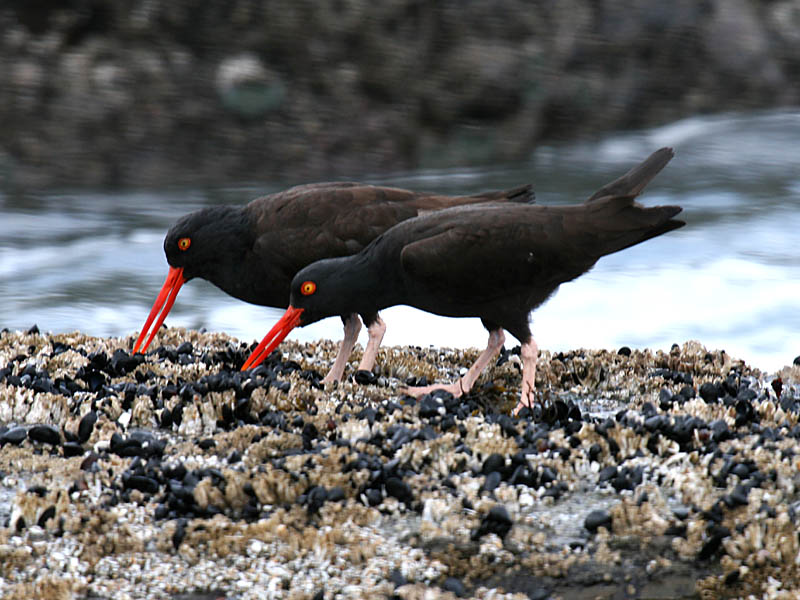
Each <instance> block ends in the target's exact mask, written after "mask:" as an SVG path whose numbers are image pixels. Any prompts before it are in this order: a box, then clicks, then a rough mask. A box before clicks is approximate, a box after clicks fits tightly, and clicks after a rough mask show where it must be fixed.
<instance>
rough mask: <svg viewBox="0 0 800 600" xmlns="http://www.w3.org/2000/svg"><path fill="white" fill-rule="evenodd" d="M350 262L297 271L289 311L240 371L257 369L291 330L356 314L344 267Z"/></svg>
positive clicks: (323, 262) (336, 261)
mask: <svg viewBox="0 0 800 600" xmlns="http://www.w3.org/2000/svg"><path fill="white" fill-rule="evenodd" d="M353 260H354V257H339V258H330V259H325V260H320V261H317V262H315V263H313V264H311V265H309V266H307V267H305V268H304V269H302V270H300V271H299V272H298V273H297V274H296V275H295V276H294V278H293V279H292V287H291V294H290V298H289V308H287V309H286V312H285V313H284V314H283V316H282V317H281V318H280V319H279V320H278V322H277V323H275V325H274V326H273V328H272V329H271V330H270V331H269V333H267V335H265V336H264V339H263V340H261V343H260V344H259V345H258V347H257V348H256V349H255V350H254V351H253V353H252V354H251V355H250V357H249V358H248V359H247V361H246V362H245V364H244V366H243V367H242V370H243V371H244V370H247V369H250V368H253V367H256V366H258V364H259V363H261V362H262V361H263V360H264V359H265V358H266V357H267V356H269V354H270V353H271V352H272V351H273V350H274V349H275V348H277V347H278V344H280V343H281V342H282V341H283V340H284V339H285V338H286V336H288V335H289V333H290V332H291V331H292V329H294V328H295V327H304V326H306V325H310V324H311V323H315V322H317V321H319V320H320V319H324V318H326V317H332V316H336V315H346V314H350V313H352V312H356V310H355V306H356V304H357V302H356V300H355V296H354V293H355V290H354V289H353V287H352V286H351V285H350V283H349V281H348V279H347V269H346V268H345V265H347V264H349V263H351V262H352V261H353Z"/></svg>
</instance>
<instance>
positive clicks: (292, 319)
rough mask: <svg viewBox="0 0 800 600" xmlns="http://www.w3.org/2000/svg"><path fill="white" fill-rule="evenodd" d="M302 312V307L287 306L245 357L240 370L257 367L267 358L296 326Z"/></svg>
mask: <svg viewBox="0 0 800 600" xmlns="http://www.w3.org/2000/svg"><path fill="white" fill-rule="evenodd" d="M301 314H303V309H302V308H295V307H294V306H289V308H287V309H286V312H285V313H283V316H282V317H281V318H280V319H279V320H278V322H277V323H275V326H274V327H273V328H272V329H270V330H269V333H268V334H267V335H265V336H264V339H263V340H261V343H260V344H259V345H258V346H257V347H256V349H255V350H253V353H252V354H251V355H250V357H249V358H248V359H247V361H246V362H245V363H244V365H242V371H246V370H247V369H252V368H254V367H257V366H258V365H260V364H261V361H263V360H264V359H265V358H267V357H268V356H269V354H270V352H272V351H273V350H275V348H277V347H278V344H280V343H281V342H282V341H283V340H284V338H285V337H286V336H287V335H289V332H290V331H291V330H292V329H294V328H295V327H297V324H298V323H299V322H300V315H301Z"/></svg>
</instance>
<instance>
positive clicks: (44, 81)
mask: <svg viewBox="0 0 800 600" xmlns="http://www.w3.org/2000/svg"><path fill="white" fill-rule="evenodd" d="M0 31H2V35H0V124H2V128H3V136H2V138H0V185H5V186H8V185H16V186H19V187H21V188H23V189H29V188H42V187H48V186H65V185H69V186H72V185H80V186H86V185H89V186H107V185H135V186H141V185H165V184H186V183H189V184H193V185H204V184H219V183H223V182H228V181H235V182H242V181H275V180H288V181H292V182H297V181H311V180H315V179H319V178H323V177H333V176H343V177H355V176H359V175H362V174H365V173H370V172H372V173H374V172H385V171H398V170H403V169H409V168H418V167H420V166H425V167H441V166H469V165H480V164H491V163H494V162H497V161H512V160H518V159H525V158H527V157H529V156H530V154H531V152H532V151H533V149H535V148H536V147H537V146H538V145H540V144H542V143H552V142H554V141H559V140H566V139H574V138H576V137H585V136H594V135H598V134H600V133H602V132H608V131H615V130H622V129H631V128H640V127H648V126H652V125H658V124H663V123H667V122H671V121H674V120H676V119H680V118H683V117H688V116H692V115H696V114H698V113H709V112H715V113H716V112H723V111H731V110H749V109H754V108H765V107H778V106H789V105H797V104H798V102H799V101H800V79H798V78H797V77H796V73H797V72H798V69H800V35H798V31H800V8H798V4H797V3H796V2H794V1H789V0H780V1H775V2H757V1H756V0H710V1H708V2H690V1H683V0H681V1H676V2H667V3H660V4H657V5H655V4H653V3H652V2H645V1H640V0H636V1H634V2H626V3H620V2H611V1H609V0H603V1H599V2H598V1H595V0H562V1H559V2H535V3H530V2H525V1H523V0H503V1H502V2H491V3H486V2H452V1H448V2H436V3H419V2H412V1H409V0H396V1H390V2H377V3H376V2H368V1H366V0H346V1H339V0H336V1H332V0H331V1H324V2H318V1H316V0H314V1H313V2H312V1H306V0H275V1H270V2H253V1H251V0H233V1H228V0H204V1H203V2H191V1H188V2H174V1H172V0H153V1H148V2H118V1H115V0H71V1H69V2H61V1H55V0H38V1H36V2H29V1H27V0H12V1H11V2H5V3H3V5H2V6H1V7H0Z"/></svg>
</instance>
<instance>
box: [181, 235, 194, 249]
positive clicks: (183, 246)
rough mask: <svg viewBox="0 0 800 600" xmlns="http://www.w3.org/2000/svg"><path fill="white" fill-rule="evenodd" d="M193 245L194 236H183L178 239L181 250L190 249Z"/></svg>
mask: <svg viewBox="0 0 800 600" xmlns="http://www.w3.org/2000/svg"><path fill="white" fill-rule="evenodd" d="M191 245H192V238H181V239H179V240H178V248H180V249H181V250H188V249H189V246H191Z"/></svg>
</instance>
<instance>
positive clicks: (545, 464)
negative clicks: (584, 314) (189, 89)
mask: <svg viewBox="0 0 800 600" xmlns="http://www.w3.org/2000/svg"><path fill="white" fill-rule="evenodd" d="M131 345H132V338H120V339H101V338H91V337H87V336H84V335H82V334H79V333H74V334H60V335H47V334H42V333H40V332H39V331H38V330H33V329H31V330H30V331H28V332H19V333H13V332H4V333H2V334H0V585H2V586H3V587H2V589H3V594H4V597H9V598H30V597H41V598H69V597H78V598H81V597H101V598H112V597H113V598H203V597H227V598H263V597H275V598H279V597H280V598H282V597H286V598H314V597H324V598H334V597H339V598H359V597H391V596H393V595H394V597H399V598H408V599H411V598H420V597H423V596H424V597H426V598H427V597H441V598H456V597H474V598H489V597H492V598H515V599H516V598H519V599H522V598H551V597H564V598H587V599H588V598H598V597H599V598H616V597H628V598H654V597H658V598H737V597H746V596H748V595H750V594H753V595H755V596H757V597H770V598H791V597H795V595H796V594H797V592H798V591H800V582H798V566H797V556H798V553H799V552H800V543H799V541H798V532H799V531H800V528H799V527H798V524H797V521H798V518H800V515H798V510H799V509H800V503H798V501H799V500H800V494H798V491H797V488H798V485H800V475H798V472H800V471H798V467H800V462H798V461H800V443H799V442H798V440H800V424H798V414H800V385H799V384H798V382H799V381H800V369H799V368H798V367H797V366H792V367H786V368H785V369H784V370H783V371H781V372H780V373H777V374H774V375H766V374H764V373H761V372H759V371H758V370H756V369H753V368H751V367H749V366H748V365H746V364H745V363H743V362H742V361H738V360H735V359H733V358H731V357H730V356H728V355H727V354H725V353H724V352H721V351H709V350H707V349H705V348H703V347H702V346H701V345H700V344H698V343H695V342H688V343H686V344H684V345H683V346H680V347H679V346H677V345H676V346H673V348H672V349H671V350H670V351H669V352H660V351H659V352H653V351H649V350H644V351H640V350H630V349H627V350H628V351H626V352H618V351H616V350H615V351H591V350H576V351H574V352H569V353H555V354H551V353H548V352H542V354H541V357H540V362H539V366H538V369H537V392H538V396H539V399H540V404H539V405H537V406H535V407H534V408H533V409H532V410H527V409H526V410H523V411H522V413H523V414H522V415H521V416H520V418H514V417H511V416H509V413H510V410H511V409H512V408H513V407H514V406H515V404H516V401H517V393H518V389H519V380H520V364H519V356H518V353H517V352H515V351H514V350H513V349H509V350H504V351H503V353H502V354H501V356H500V358H499V360H498V361H497V364H496V365H495V366H494V367H493V368H492V369H491V370H490V371H489V372H488V373H486V374H484V375H483V377H482V378H481V380H479V383H478V385H477V386H476V388H475V389H476V391H474V392H473V393H471V394H470V395H468V396H466V397H464V398H454V397H453V396H452V395H451V394H448V393H443V392H434V393H433V394H430V395H429V396H426V397H423V398H421V399H420V400H415V399H412V398H410V397H408V396H405V395H403V393H402V387H403V385H405V384H406V382H407V381H409V380H410V379H412V378H413V379H415V380H419V379H421V378H426V379H427V380H429V381H449V380H451V379H452V378H454V377H455V376H457V374H458V373H459V370H461V369H463V368H464V367H465V366H467V365H469V364H470V363H471V362H472V361H473V360H474V359H475V357H476V356H477V353H478V351H477V350H465V351H462V350H449V349H436V348H430V349H421V348H415V347H406V348H384V349H383V350H382V351H381V352H380V354H379V360H378V366H377V367H376V370H375V372H374V373H371V374H370V375H371V376H370V377H367V376H366V375H365V374H363V373H361V374H359V373H357V372H355V371H354V370H353V368H352V366H351V367H350V369H351V370H350V371H349V372H348V375H349V376H350V380H349V381H346V382H344V383H342V384H339V385H336V386H328V387H323V386H322V385H321V384H320V379H321V376H322V375H323V374H324V373H325V372H326V371H327V369H328V368H329V366H330V364H331V363H332V361H333V358H334V356H335V350H336V348H335V344H333V343H331V342H320V343H316V344H307V345H301V344H296V343H286V344H283V345H282V346H281V347H280V349H279V351H277V352H275V353H273V354H272V355H271V356H270V357H269V359H268V360H267V361H265V363H264V364H262V365H261V366H259V367H258V368H256V369H254V370H251V371H248V372H244V373H242V372H240V371H239V370H238V369H239V367H240V366H241V365H242V364H243V362H244V360H245V358H246V356H247V354H248V352H249V350H250V348H249V347H248V346H247V345H246V344H242V343H240V342H238V341H236V340H234V339H232V338H229V337H227V336H225V335H221V334H201V333H198V332H195V331H187V330H183V329H169V330H167V329H162V331H161V332H160V334H159V337H158V339H157V341H156V344H155V345H154V349H153V351H151V352H150V353H148V354H147V355H145V356H131V355H130V354H129V352H130V348H131ZM354 358H355V359H357V358H358V356H356V357H354ZM351 362H353V361H351ZM353 364H355V363H353ZM358 381H361V382H362V383H358ZM320 594H321V595H320ZM426 594H427V595H426Z"/></svg>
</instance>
